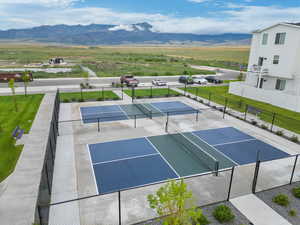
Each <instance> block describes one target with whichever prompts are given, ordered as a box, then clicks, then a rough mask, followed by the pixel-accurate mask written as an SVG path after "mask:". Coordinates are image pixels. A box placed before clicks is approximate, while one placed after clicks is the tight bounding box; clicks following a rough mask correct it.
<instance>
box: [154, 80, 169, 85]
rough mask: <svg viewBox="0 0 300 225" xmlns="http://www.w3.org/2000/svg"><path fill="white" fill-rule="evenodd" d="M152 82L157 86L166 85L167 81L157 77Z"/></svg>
mask: <svg viewBox="0 0 300 225" xmlns="http://www.w3.org/2000/svg"><path fill="white" fill-rule="evenodd" d="M152 84H153V85H155V86H166V85H167V82H166V81H163V80H158V79H156V80H153V81H152Z"/></svg>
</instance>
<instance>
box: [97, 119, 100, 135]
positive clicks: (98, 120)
mask: <svg viewBox="0 0 300 225" xmlns="http://www.w3.org/2000/svg"><path fill="white" fill-rule="evenodd" d="M97 124H98V132H100V119H99V118H97Z"/></svg>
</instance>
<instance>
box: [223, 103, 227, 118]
mask: <svg viewBox="0 0 300 225" xmlns="http://www.w3.org/2000/svg"><path fill="white" fill-rule="evenodd" d="M227 104H228V98H225V107H224V110H223V119H225V114H226V109H227Z"/></svg>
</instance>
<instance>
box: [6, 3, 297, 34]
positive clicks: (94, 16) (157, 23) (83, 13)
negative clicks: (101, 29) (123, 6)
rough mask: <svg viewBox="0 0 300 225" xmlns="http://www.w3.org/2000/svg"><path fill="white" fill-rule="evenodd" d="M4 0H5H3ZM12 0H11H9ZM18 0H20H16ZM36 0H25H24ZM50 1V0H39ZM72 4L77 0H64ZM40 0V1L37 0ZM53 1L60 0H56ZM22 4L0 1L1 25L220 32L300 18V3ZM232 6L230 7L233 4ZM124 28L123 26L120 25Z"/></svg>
mask: <svg viewBox="0 0 300 225" xmlns="http://www.w3.org/2000/svg"><path fill="white" fill-rule="evenodd" d="M0 1H1V0H0ZM5 1H8V0H5ZM13 1H15V2H16V1H17V0H13ZM20 1H21V0H20ZM24 1H25V2H26V1H27V2H30V1H34V0H22V2H24ZM38 1H39V2H44V3H45V2H50V0H38ZM63 1H65V4H67V3H68V4H72V2H73V3H74V0H73V1H72V0H63ZM35 2H37V1H35ZM51 2H52V4H54V3H55V2H56V1H55V0H52V1H51ZM60 6H61V5H57V6H56V7H49V6H48V5H43V4H41V5H39V6H36V7H19V10H16V6H15V5H10V4H1V5H0V21H1V23H0V29H9V28H26V27H33V26H39V25H55V24H68V25H76V24H83V25H86V24H91V23H96V24H115V25H120V24H123V25H122V26H123V27H122V28H126V29H130V26H127V25H128V24H135V23H141V22H148V23H150V24H152V25H153V29H154V30H155V31H158V32H174V33H196V34H220V33H228V32H232V33H248V32H251V31H253V30H256V29H259V28H262V27H266V26H270V25H272V24H275V23H278V22H285V21H290V22H299V21H300V14H299V12H300V7H291V8H283V7H276V6H244V5H232V4H231V5H227V7H223V8H222V10H219V11H217V12H211V14H210V16H206V17H201V16H198V17H177V16H176V15H166V14H160V13H157V14H151V13H127V12H120V11H116V10H112V9H108V8H100V7H81V8H76V7H74V6H72V5H69V7H65V8H64V7H60ZM229 6H230V7H229ZM116 28H120V27H116Z"/></svg>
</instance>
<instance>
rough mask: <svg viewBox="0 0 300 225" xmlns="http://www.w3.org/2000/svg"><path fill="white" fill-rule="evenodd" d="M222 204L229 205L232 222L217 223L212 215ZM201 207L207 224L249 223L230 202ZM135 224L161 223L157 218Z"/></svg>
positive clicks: (236, 224) (231, 224)
mask: <svg viewBox="0 0 300 225" xmlns="http://www.w3.org/2000/svg"><path fill="white" fill-rule="evenodd" d="M222 204H224V205H227V206H228V207H230V208H231V210H232V212H233V214H234V215H235V218H234V220H233V221H232V222H229V223H219V222H218V221H217V220H216V219H215V218H214V216H213V215H212V213H213V210H214V208H215V207H217V206H218V205H222ZM201 209H202V212H203V214H204V215H205V216H206V218H207V219H208V220H209V221H210V224H209V225H249V224H250V221H249V220H248V219H247V218H246V217H245V216H244V215H243V214H242V213H241V212H240V211H239V210H237V209H236V208H235V207H234V206H233V205H232V204H231V203H230V202H223V203H218V204H212V205H208V206H204V207H201ZM135 225H162V223H161V222H159V221H157V220H148V221H145V222H143V223H137V224H135Z"/></svg>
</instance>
